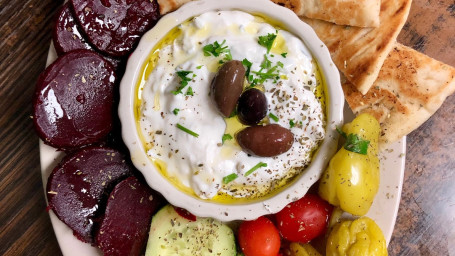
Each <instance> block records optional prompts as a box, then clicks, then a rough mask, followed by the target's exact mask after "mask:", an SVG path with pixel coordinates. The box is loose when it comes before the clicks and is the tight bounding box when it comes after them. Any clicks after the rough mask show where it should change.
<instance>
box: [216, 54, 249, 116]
mask: <svg viewBox="0 0 455 256" xmlns="http://www.w3.org/2000/svg"><path fill="white" fill-rule="evenodd" d="M244 77H245V67H243V64H242V62H240V61H238V60H231V61H229V62H226V63H224V64H223V66H221V68H220V70H219V71H218V73H217V74H216V76H215V77H214V78H213V81H212V87H211V95H212V97H213V99H214V101H215V104H216V107H217V108H218V110H219V111H220V113H221V114H222V115H223V116H224V117H229V116H230V115H231V113H232V111H233V110H234V109H235V106H236V105H237V101H238V100H239V97H240V94H242V91H243V81H244Z"/></svg>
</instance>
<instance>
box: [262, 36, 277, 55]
mask: <svg viewBox="0 0 455 256" xmlns="http://www.w3.org/2000/svg"><path fill="white" fill-rule="evenodd" d="M277 35H278V30H277V31H276V34H271V33H269V34H267V35H266V36H260V37H259V40H258V43H259V44H260V45H262V46H264V47H265V48H267V53H269V52H270V49H272V46H273V41H275V38H276V36H277Z"/></svg>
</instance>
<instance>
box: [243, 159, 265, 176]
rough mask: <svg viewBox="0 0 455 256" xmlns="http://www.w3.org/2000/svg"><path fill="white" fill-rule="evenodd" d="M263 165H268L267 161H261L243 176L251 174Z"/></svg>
mask: <svg viewBox="0 0 455 256" xmlns="http://www.w3.org/2000/svg"><path fill="white" fill-rule="evenodd" d="M261 167H267V164H266V163H263V162H259V163H258V164H257V165H255V166H254V167H253V168H251V169H249V170H248V171H247V172H246V173H245V175H243V176H245V177H246V176H248V175H250V174H252V173H253V172H254V171H256V170H257V169H259V168H261Z"/></svg>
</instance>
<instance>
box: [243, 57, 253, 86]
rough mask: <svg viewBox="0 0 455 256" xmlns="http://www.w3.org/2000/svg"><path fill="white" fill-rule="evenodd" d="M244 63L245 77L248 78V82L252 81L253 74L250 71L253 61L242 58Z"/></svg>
mask: <svg viewBox="0 0 455 256" xmlns="http://www.w3.org/2000/svg"><path fill="white" fill-rule="evenodd" d="M242 64H243V65H244V66H245V67H246V72H245V77H246V79H247V80H248V82H251V81H252V80H253V76H252V75H250V71H251V66H252V65H253V63H251V62H250V61H249V60H247V59H246V58H245V59H243V60H242Z"/></svg>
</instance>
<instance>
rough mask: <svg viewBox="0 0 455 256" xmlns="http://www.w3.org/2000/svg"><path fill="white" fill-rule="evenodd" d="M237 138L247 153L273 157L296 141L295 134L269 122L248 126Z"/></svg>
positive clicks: (286, 149)
mask: <svg viewBox="0 0 455 256" xmlns="http://www.w3.org/2000/svg"><path fill="white" fill-rule="evenodd" d="M236 139H237V142H238V143H239V145H240V147H242V149H243V151H245V152H246V153H248V154H250V155H256V156H262V157H272V156H277V155H280V154H282V153H284V152H286V151H288V150H289V149H290V148H291V146H292V143H293V142H294V135H293V134H292V132H291V131H290V130H288V129H286V128H284V127H282V126H280V125H278V124H269V125H265V126H251V127H247V128H245V129H243V130H241V131H240V132H239V133H237V135H236Z"/></svg>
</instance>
